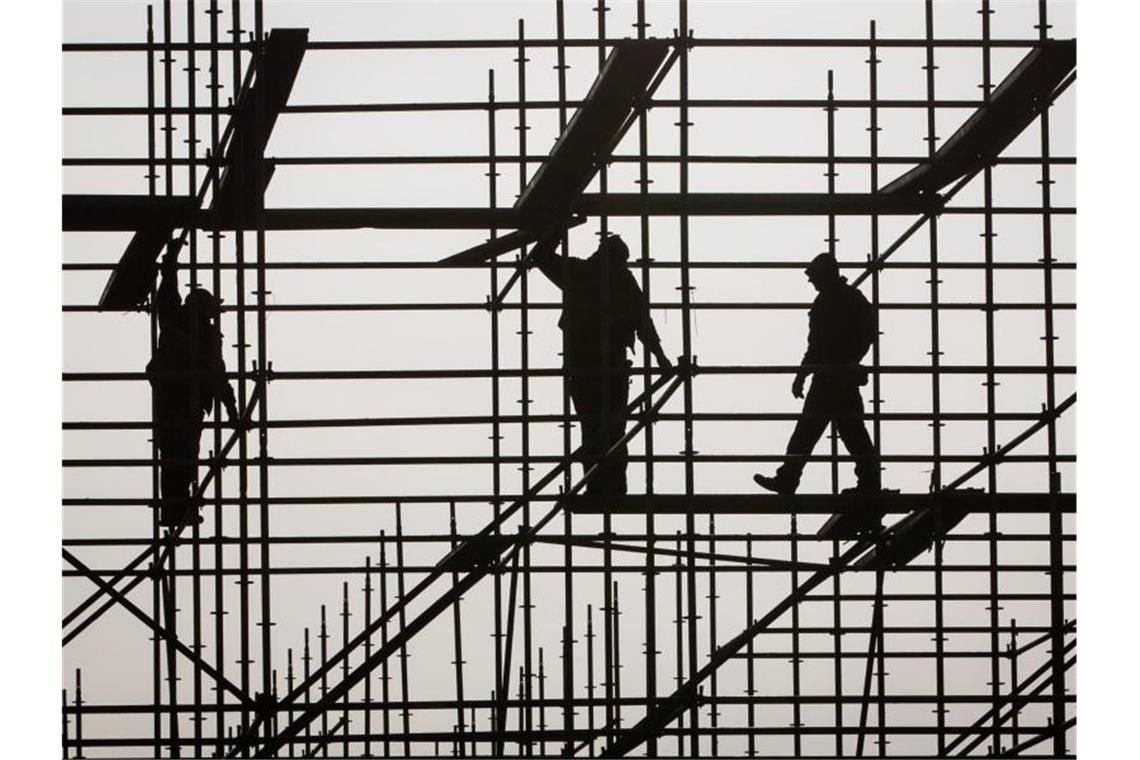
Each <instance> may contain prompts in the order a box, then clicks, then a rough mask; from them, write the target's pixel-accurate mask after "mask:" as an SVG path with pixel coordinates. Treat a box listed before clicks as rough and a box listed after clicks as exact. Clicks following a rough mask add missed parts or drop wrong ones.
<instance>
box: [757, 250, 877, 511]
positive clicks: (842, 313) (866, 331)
mask: <svg viewBox="0 0 1140 760" xmlns="http://www.w3.org/2000/svg"><path fill="white" fill-rule="evenodd" d="M804 273H805V274H806V275H807V278H808V280H809V281H810V282H811V284H812V285H813V286H814V287H815V289H816V290H817V291H818V292H819V295H818V296H816V299H815V301H814V302H813V303H812V305H811V312H810V314H809V317H808V347H807V351H806V352H805V353H804V358H803V360H802V361H801V362H800V369H799V371H798V372H797V373H796V379H795V381H794V382H793V383H792V395H794V396H795V397H796V398H803V397H804V381H805V380H806V379H807V376H808V375H814V377H813V378H812V381H811V389H810V390H809V391H808V393H807V398H806V399H805V400H804V408H803V414H802V415H801V416H800V418H799V420H798V421H797V422H796V428H795V430H794V431H793V432H792V437H791V439H790V440H789V441H788V448H787V458H786V459H785V460H784V462H783V464H781V465H780V467H779V469H778V470H776V475H775V477H767V476H765V475H760V474H756V475H754V476H753V479H754V480H755V481H756V482H757V483H758V484H760V485H761V486H763V487H764V488H766V489H768V490H769V491H775V492H776V493H780V494H793V493H795V492H796V489H797V488H798V487H799V485H800V476H801V475H802V474H803V470H804V465H805V464H807V457H808V456H810V455H811V452H812V449H814V448H815V444H816V443H817V442H818V441H819V438H820V436H821V435H823V431H824V429H826V428H827V425H828V423H831V424H832V425H834V426H835V429H836V431H837V432H838V433H839V437H840V439H842V441H843V445H844V446H846V447H847V451H848V452H849V453H850V454H851V456H852V457H854V459H855V476H856V478H857V482H858V485H857V486H856V487H855V488H853V489H846V492H854V493H877V492H879V491H880V490H882V488H881V485H882V479H881V473H880V467H879V454H878V452H877V451H875V446H874V444H873V443H872V442H871V436H869V435H868V434H867V428H866V426H865V425H864V423H863V398H862V396H861V395H860V393H859V388H860V386H863V385H866V384H867V371H866V369H864V368H863V367H862V366H860V364H859V362H860V361H861V360H862V359H863V356H864V355H865V354H866V353H867V351H868V349H870V347H871V344H872V343H874V341H875V335H876V333H877V330H878V327H877V324H876V323H877V320H876V315H875V309H874V307H872V306H871V304H870V303H868V302H867V299H866V298H865V297H864V296H863V294H862V293H861V292H859V289H858V288H856V287H854V286H852V285H848V284H847V278H846V277H842V276H840V274H839V265H838V263H837V262H836V260H835V257H834V256H832V255H830V254H827V253H821V254H820V255H818V256H816V257H815V258H814V259H812V260H811V263H810V264H808V267H807V269H806V270H805V272H804Z"/></svg>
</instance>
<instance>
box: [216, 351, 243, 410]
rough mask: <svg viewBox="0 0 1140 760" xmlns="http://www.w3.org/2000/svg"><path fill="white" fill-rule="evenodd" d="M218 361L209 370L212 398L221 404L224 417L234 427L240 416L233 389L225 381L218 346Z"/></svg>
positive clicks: (223, 361) (224, 365) (224, 363)
mask: <svg viewBox="0 0 1140 760" xmlns="http://www.w3.org/2000/svg"><path fill="white" fill-rule="evenodd" d="M218 349H219V352H218V360H217V361H216V362H215V363H214V366H213V367H212V368H211V370H212V371H211V372H210V378H211V382H212V383H213V385H214V397H215V398H217V399H218V400H219V401H221V402H222V406H224V407H225V408H226V416H227V417H229V420H230V422H232V423H233V424H234V426H235V427H236V426H237V425H238V423H239V422H240V420H241V415H240V414H239V413H238V408H237V400H236V399H235V398H234V389H233V386H232V385H230V381H229V380H227V379H226V362H225V359H223V358H222V355H221V346H220V345H219V346H218Z"/></svg>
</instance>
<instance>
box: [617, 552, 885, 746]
mask: <svg viewBox="0 0 1140 760" xmlns="http://www.w3.org/2000/svg"><path fill="white" fill-rule="evenodd" d="M871 543H872V542H871V541H869V540H867V539H862V540H859V541H856V542H855V543H854V544H853V545H852V546H850V547H849V548H848V549H847V550H846V551H845V552H843V554H841V555H840V556H839V557H837V558H836V559H835V561H834V563H833V565H832V566H830V567H828V568H826V569H823V570H817V571H816V572H815V573H813V574H812V575H810V576H809V577H808V579H807V580H806V581H804V582H803V583H801V584H800V585H799V586H798V587H797V588H796V589H795V590H794V591H792V593H790V594H788V596H786V597H784V599H783V600H782V601H780V602H779V603H777V604H776V605H775V606H774V607H773V608H772V609H771V610H769V611H768V613H767V614H765V615H764V616H762V617H760V618H759V619H757V620H755V621H753V622H752V624H751V625H749V626H748V627H747V628H746V629H744V631H743V632H742V633H740V634H738V635H737V636H735V637H734V638H732V639H730V640H729V641H727V642H725V643H724V644H722V645H720V646H719V647H718V648H717V649H716V651H715V652H714V653H713V654H712V656H711V657H710V658H709V661H708V662H707V663H706V664H705V665H704V667H702V668H701V669H700V670H698V671H697V672H696V673H694V674H693V675H692V676H691V677H690V678H689V679H688V680H686V681H685V683H684V684H682V685H681V686H680V687H679V688H678V689H677V690H676V691H675V692H673V693H672V694H671V695H669V696H668V697H665V698H662V699H660V700H658V702H657V706H656V707H655V708H653V709H652V710H649V712H648V713H647V714H646V715H645V717H644V718H642V719H641V720H640V721H638V722H637V723H636V724H635V725H633V726H632V727H630V728H628V729H626V730H625V731H622V732H620V733H619V734H618V738H617V739H616V740H615V741H614V742H613V743H612V744H610V746H608V747H606V748H605V749H604V750H603V751H602V753H601V755H600V757H624V756H625V755H627V754H629V753H630V752H632V751H633V750H634V749H636V748H637V747H639V746H641V744H642V743H643V742H645V741H646V740H647V739H648V738H649V737H650V736H651V735H652V736H660V735H661V732H662V731H663V730H664V728H665V727H666V726H667V725H669V723H671V722H672V721H673V720H674V719H675V718H677V717H678V716H680V715H681V714H682V713H684V712H685V711H686V710H688V709H690V708H691V707H693V706H694V705H696V704H697V703H698V702H699V701H700V692H699V691H698V689H699V687H700V685H701V683H702V682H704V681H705V679H707V678H708V677H709V676H710V675H712V673H713V671H715V670H716V669H717V668H719V667H720V666H721V665H723V664H724V663H726V662H728V661H729V660H731V659H733V658H734V657H735V656H736V655H737V654H738V653H739V652H740V650H741V649H743V648H744V646H745V645H746V644H747V643H748V642H749V641H751V640H752V639H754V638H755V637H756V636H757V635H758V634H759V633H761V632H762V631H763V630H764V629H765V628H767V627H768V626H770V625H771V624H772V623H774V622H776V620H777V619H779V617H780V616H781V615H783V614H784V613H785V612H787V611H788V610H790V609H791V608H792V607H793V606H794V605H796V604H799V602H800V601H801V600H803V599H804V598H805V597H807V595H808V594H810V593H811V592H812V591H813V590H814V589H815V588H816V587H817V586H819V585H820V584H821V583H823V582H824V581H826V580H827V579H828V578H830V577H831V576H833V575H834V574H836V573H837V572H839V571H840V570H842V569H843V568H844V567H846V566H847V565H848V564H849V563H850V562H851V560H853V559H855V558H856V557H858V556H859V555H861V554H862V553H863V552H865V551H866V550H867V549H868V548H869V547H870V546H871Z"/></svg>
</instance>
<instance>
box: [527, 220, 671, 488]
mask: <svg viewBox="0 0 1140 760" xmlns="http://www.w3.org/2000/svg"><path fill="white" fill-rule="evenodd" d="M560 235H561V232H559V233H558V235H552V236H548V237H547V238H544V239H543V240H542V241H540V242H539V243H538V244H537V245H536V246H535V249H534V251H533V253H532V257H531V261H532V262H533V264H534V265H536V266H538V268H539V269H541V270H542V273H543V274H544V275H546V276H547V278H548V279H549V280H550V281H551V282H553V283H554V284H555V285H557V286H558V287H559V288H561V290H562V316H561V318H560V319H559V320H558V326H559V327H560V328H562V366H563V368H564V369H565V370H566V375H567V378H568V384H569V391H570V398H571V399H572V400H573V402H574V409H575V411H576V412H577V413H578V417H579V419H580V420H581V424H582V460H583V463H584V467H585V468H586V469H589V467H590V465H591V464H593V463H594V462H596V461H598V459H599V458H600V457H602V455H604V454H605V453H606V451H607V450H608V449H609V448H610V447H611V446H612V445H613V444H614V443H616V442H617V441H618V440H619V439H620V438H621V437H622V436H623V435H624V434H625V408H626V405H627V404H628V403H629V375H630V366H631V362H630V361H629V360H628V359H627V358H626V350H627V349H633V347H634V335H636V336H637V337H638V338H640V339H641V342H642V344H643V345H644V346H645V347H646V348H647V349H648V350H649V351H651V352H652V353H653V356H654V357H655V358H656V360H657V363H658V364H659V365H660V366H661V367H662V368H663V369H672V367H673V365H672V363H670V361H669V358H668V357H667V356H665V352H664V351H663V350H662V348H661V339H660V338H659V337H658V336H657V330H656V328H654V326H653V318H652V317H651V316H650V314H649V304H648V302H647V301H646V299H645V296H644V294H642V292H641V288H639V287H638V285H637V281H636V280H635V279H634V277H633V274H632V273H631V272H630V271H629V266H628V262H629V248H628V247H627V246H626V244H625V242H623V241H622V239H621V238H620V237H618V236H616V235H612V236H610V237H607V238H605V239H603V240H602V241H601V244H600V245H599V246H598V250H596V251H595V252H594V254H593V255H592V256H590V258H589V259H576V258H569V257H565V258H563V257H559V256H556V255H555V254H554V248H555V246H556V245H557V242H558V237H559V236H560ZM628 461H629V451H628V449H627V447H625V446H622V447H621V448H620V449H619V450H617V451H614V452H613V453H612V454H610V456H608V457H606V458H604V459H602V460H601V462H600V463H599V465H598V470H597V472H596V473H595V474H594V477H593V478H591V479H590V482H589V483H587V484H586V493H588V494H591V495H610V496H612V495H620V494H624V493H626V478H625V469H626V465H627V463H628Z"/></svg>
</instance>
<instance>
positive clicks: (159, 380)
mask: <svg viewBox="0 0 1140 760" xmlns="http://www.w3.org/2000/svg"><path fill="white" fill-rule="evenodd" d="M155 308H156V309H157V311H158V330H159V333H158V349H157V350H156V351H155V352H154V356H153V357H152V358H151V360H150V362H149V363H148V364H147V365H146V373H147V379H148V380H150V386H151V389H152V390H153V393H154V414H155V425H154V428H155V442H156V443H157V444H158V449H159V465H160V468H161V473H160V476H159V480H160V486H161V489H162V500H161V502H160V510H159V524H160V525H163V526H165V527H168V528H174V527H177V526H179V525H187V524H192V523H193V522H195V517H196V511H197V508H198V504H197V503H195V501H193V500H192V493H191V484H193V482H194V479H195V477H196V476H197V473H198V466H197V464H196V462H195V461H193V460H196V459H197V458H198V447H199V441H200V439H201V437H202V427H203V418H204V416H205V415H206V414H208V413H210V410H211V409H213V407H214V402H215V401H220V402H221V403H222V404H224V405H225V407H226V412H227V414H228V415H229V418H230V421H231V422H233V423H234V424H235V425H238V424H240V421H239V416H238V411H237V405H236V404H235V402H234V391H233V388H231V387H230V384H229V382H228V381H227V380H226V364H225V361H223V359H222V334H221V332H220V331H219V329H218V324H217V322H218V317H219V315H220V313H221V307H220V305H219V303H218V299H217V298H215V297H214V295H213V294H212V293H210V292H209V291H208V290H204V289H202V288H195V289H194V290H191V291H190V292H189V293H188V294H187V295H186V300H185V301H184V302H182V301H181V300H180V299H179V297H178V269H177V254H176V253H174V252H168V253H167V254H166V255H164V256H163V259H162V281H161V283H159V286H158V294H157V296H156V298H155ZM199 519H200V518H199Z"/></svg>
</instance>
